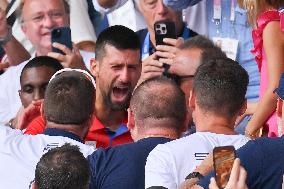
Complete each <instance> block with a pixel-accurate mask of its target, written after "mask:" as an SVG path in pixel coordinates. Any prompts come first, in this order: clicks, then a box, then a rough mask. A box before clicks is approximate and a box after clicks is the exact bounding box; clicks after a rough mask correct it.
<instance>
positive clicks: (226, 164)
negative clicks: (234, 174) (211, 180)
mask: <svg viewBox="0 0 284 189" xmlns="http://www.w3.org/2000/svg"><path fill="white" fill-rule="evenodd" d="M235 158H236V154H235V148H234V146H222V147H216V148H214V150H213V160H214V169H215V179H216V182H217V185H218V186H219V188H225V187H226V185H227V183H228V181H229V178H230V174H231V170H232V167H233V163H234V160H235Z"/></svg>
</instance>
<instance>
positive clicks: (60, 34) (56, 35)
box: [51, 27, 72, 54]
mask: <svg viewBox="0 0 284 189" xmlns="http://www.w3.org/2000/svg"><path fill="white" fill-rule="evenodd" d="M53 42H57V43H60V44H62V45H65V46H66V47H68V48H69V49H71V50H72V41H71V29H70V28H69V27H60V28H54V29H53V30H52V31H51V43H53ZM52 52H57V53H60V54H65V53H64V52H62V51H61V50H59V49H57V48H54V47H52Z"/></svg>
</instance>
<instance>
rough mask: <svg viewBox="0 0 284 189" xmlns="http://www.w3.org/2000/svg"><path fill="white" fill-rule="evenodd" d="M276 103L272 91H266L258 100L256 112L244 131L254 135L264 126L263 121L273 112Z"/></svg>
mask: <svg viewBox="0 0 284 189" xmlns="http://www.w3.org/2000/svg"><path fill="white" fill-rule="evenodd" d="M276 103H277V97H276V95H275V94H274V93H273V91H272V90H267V91H266V92H265V94H264V96H263V97H262V98H261V99H260V101H259V103H258V105H257V108H256V111H255V113H254V114H253V116H252V119H251V120H250V122H249V123H248V125H247V128H246V130H247V131H248V132H249V133H251V134H255V132H256V131H257V130H258V129H260V128H261V127H262V126H263V125H264V124H265V121H266V120H267V119H268V118H269V116H271V115H272V113H273V112H274V111H275V109H276Z"/></svg>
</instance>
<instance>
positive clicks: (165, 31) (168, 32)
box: [154, 21, 177, 45]
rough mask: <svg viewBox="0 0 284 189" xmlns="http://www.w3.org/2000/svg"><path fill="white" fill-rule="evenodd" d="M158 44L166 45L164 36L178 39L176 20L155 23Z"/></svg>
mask: <svg viewBox="0 0 284 189" xmlns="http://www.w3.org/2000/svg"><path fill="white" fill-rule="evenodd" d="M154 29H155V38H156V45H164V42H163V39H164V38H173V39H176V38H177V37H176V29H175V23H174V22H169V21H167V22H156V23H155V24H154Z"/></svg>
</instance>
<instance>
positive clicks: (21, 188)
mask: <svg viewBox="0 0 284 189" xmlns="http://www.w3.org/2000/svg"><path fill="white" fill-rule="evenodd" d="M65 143H70V144H72V145H77V146H79V148H80V151H81V152H82V153H83V154H84V156H85V157H87V156H88V155H90V154H92V153H93V152H94V150H95V149H94V148H93V147H91V146H87V145H85V144H83V143H81V142H78V141H76V140H72V139H70V138H67V137H61V136H47V135H42V134H41V135H36V136H32V135H24V134H23V133H22V132H21V131H20V130H14V129H11V128H9V127H6V126H2V125H1V126H0V188H7V189H8V188H11V189H25V188H26V189H28V188H29V184H30V182H31V181H33V180H34V174H35V168H36V164H37V163H38V161H39V159H40V157H41V156H42V155H43V154H44V153H46V152H47V151H48V150H49V149H50V148H54V147H58V146H62V145H63V144H65Z"/></svg>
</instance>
